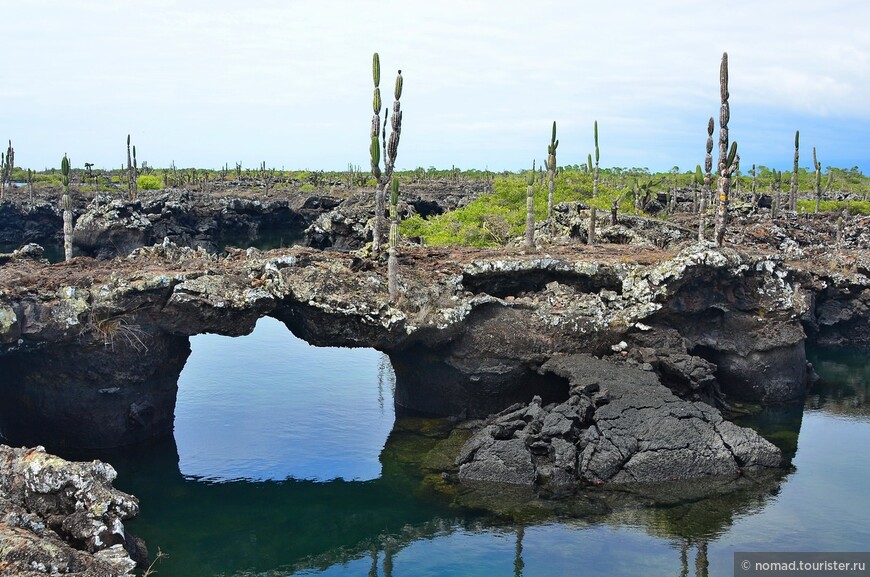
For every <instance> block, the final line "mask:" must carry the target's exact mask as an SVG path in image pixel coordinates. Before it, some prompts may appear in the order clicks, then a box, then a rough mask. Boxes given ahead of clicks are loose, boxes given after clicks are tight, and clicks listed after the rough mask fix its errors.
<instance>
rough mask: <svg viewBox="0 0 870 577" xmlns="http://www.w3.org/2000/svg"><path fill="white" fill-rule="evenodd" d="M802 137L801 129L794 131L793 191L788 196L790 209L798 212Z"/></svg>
mask: <svg viewBox="0 0 870 577" xmlns="http://www.w3.org/2000/svg"><path fill="white" fill-rule="evenodd" d="M800 138H801V131H800V130H795V132H794V167H793V168H792V171H791V192H790V193H789V197H788V209H789V210H790V211H792V212H797V197H798V160H799V158H800Z"/></svg>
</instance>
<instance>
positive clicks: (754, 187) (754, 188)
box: [749, 164, 758, 210]
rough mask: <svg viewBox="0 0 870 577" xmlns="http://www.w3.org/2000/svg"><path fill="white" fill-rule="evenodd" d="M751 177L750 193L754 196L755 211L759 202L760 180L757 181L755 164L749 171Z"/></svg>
mask: <svg viewBox="0 0 870 577" xmlns="http://www.w3.org/2000/svg"><path fill="white" fill-rule="evenodd" d="M749 176H751V177H752V180H751V181H750V183H749V192H750V193H751V194H752V207H753V210H755V205H756V203H757V202H758V180H757V179H756V176H757V171H756V170H755V164H753V165H752V168H750V169H749Z"/></svg>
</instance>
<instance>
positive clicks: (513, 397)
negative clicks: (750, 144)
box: [0, 242, 870, 446]
mask: <svg viewBox="0 0 870 577" xmlns="http://www.w3.org/2000/svg"><path fill="white" fill-rule="evenodd" d="M402 254H403V256H402V259H401V261H400V273H399V274H400V284H401V293H402V294H401V298H400V299H399V300H398V301H397V302H395V303H390V302H389V298H388V296H387V283H386V275H385V273H386V266H385V263H383V262H382V261H379V260H377V259H373V258H371V257H370V256H362V255H356V254H352V253H334V252H333V253H330V252H322V251H317V250H311V249H304V248H301V247H297V248H292V249H285V250H281V251H273V252H266V253H263V252H260V251H258V250H255V249H249V250H247V251H241V250H234V251H229V253H228V255H227V256H225V257H215V256H211V255H209V254H207V253H206V252H205V251H202V250H191V249H189V248H185V247H178V246H175V245H174V244H172V243H169V242H166V243H163V244H160V245H155V246H152V247H147V248H143V249H139V250H138V251H136V252H135V253H134V254H132V255H131V256H130V257H129V258H127V259H122V260H115V261H113V262H111V263H106V264H105V265H101V264H99V263H96V262H94V261H89V260H86V259H75V260H74V261H72V262H70V263H67V264H63V265H54V266H51V267H46V266H44V265H40V264H39V263H37V262H33V261H28V260H26V259H24V260H15V261H11V262H9V263H7V264H6V265H4V266H3V267H2V268H0V285H2V286H3V287H4V288H3V295H2V296H0V353H2V354H0V370H4V371H12V372H13V373H14V374H15V375H16V378H15V379H14V380H7V381H4V383H3V385H2V387H0V396H2V397H3V399H4V401H5V402H4V403H3V404H2V405H3V406H4V407H8V408H7V409H5V410H7V411H10V412H12V413H15V414H16V415H26V414H28V411H27V410H25V407H27V406H32V402H33V400H34V399H36V398H39V399H42V400H41V401H40V402H43V401H44V402H45V404H46V406H50V407H55V408H56V409H57V412H56V413H54V415H53V416H52V420H55V421H56V422H58V423H73V422H75V421H76V419H80V418H82V417H81V415H82V414H84V415H91V416H92V417H93V418H92V419H91V420H92V422H93V423H94V425H93V427H92V428H90V429H89V430H88V431H81V432H80V434H82V435H89V436H90V442H92V443H98V442H99V443H104V444H105V445H103V446H117V445H119V444H125V443H130V442H136V441H137V440H143V439H148V438H151V437H153V436H155V435H158V434H160V433H161V432H162V431H165V430H166V428H167V423H169V422H171V409H172V406H173V405H172V403H173V399H174V388H173V385H172V384H171V380H172V373H173V372H174V371H177V370H179V368H180V366H181V365H182V364H183V362H184V357H185V356H186V350H187V348H186V337H188V336H190V335H194V334H200V333H203V332H211V333H219V334H225V335H234V336H235V335H242V334H246V333H248V332H250V331H251V330H253V327H254V324H255V323H256V320H257V319H258V318H259V317H261V316H263V315H270V316H273V317H275V318H278V319H280V320H282V321H283V322H284V323H285V324H286V325H287V326H288V328H289V329H290V330H292V331H293V332H294V333H295V334H296V335H297V336H300V337H301V338H304V339H305V340H307V341H309V342H311V343H313V344H317V345H337V346H370V347H375V348H378V349H380V350H382V351H385V352H387V353H389V355H390V357H391V360H392V361H393V365H394V368H395V370H396V374H397V390H396V394H395V399H396V403H397V406H398V407H399V408H400V409H406V410H408V411H411V412H423V413H428V414H436V415H453V416H463V415H464V416H465V417H468V418H482V417H485V416H487V415H489V414H491V413H494V412H498V411H500V410H502V409H504V408H505V407H506V406H509V405H510V404H512V403H516V402H528V400H529V399H530V398H531V397H532V396H533V395H536V394H537V395H539V396H541V397H542V401H543V403H544V404H545V405H546V404H549V403H551V402H556V403H560V402H564V400H565V399H567V398H568V385H567V381H566V380H565V379H564V378H561V377H558V376H556V375H555V374H554V373H552V372H547V371H540V368H541V366H542V365H543V364H544V363H545V362H547V361H548V360H549V359H550V358H551V357H552V356H553V355H556V354H573V353H577V352H589V353H592V354H596V355H619V356H627V357H629V358H632V359H634V360H635V361H637V362H639V363H641V364H643V363H648V364H649V365H650V368H652V369H653V370H654V371H655V372H656V373H657V374H658V376H659V378H660V380H661V382H662V383H663V384H665V385H666V386H668V387H670V389H671V390H672V391H674V392H675V394H677V395H678V396H679V397H681V398H683V399H685V400H688V401H696V400H706V401H707V402H709V403H712V404H714V405H716V404H718V403H720V402H721V401H722V399H723V398H724V399H726V400H727V399H729V398H734V399H748V400H755V401H762V402H776V401H783V400H788V399H795V398H800V396H801V395H802V394H803V393H804V391H805V387H806V381H807V368H806V360H805V358H804V349H803V346H804V339H805V338H806V335H805V333H804V328H803V327H804V326H805V323H806V321H805V319H806V318H807V317H808V316H809V317H813V318H815V317H814V315H815V313H814V311H815V310H816V309H814V308H813V306H812V302H811V299H810V298H809V296H811V295H813V294H815V293H814V292H813V291H815V289H814V288H813V286H814V285H812V283H811V282H809V281H808V280H807V279H817V278H818V277H817V276H815V275H813V274H811V273H809V272H807V271H796V270H795V269H794V268H792V267H791V266H789V265H787V264H785V263H784V262H783V261H782V260H779V259H776V258H772V257H769V256H766V255H763V254H745V253H738V252H737V251H734V250H731V249H727V248H725V249H719V248H715V247H711V246H709V245H703V244H702V245H693V246H690V247H687V248H686V249H684V250H683V251H681V252H679V253H676V254H675V253H673V252H670V253H668V252H662V251H648V252H647V253H644V252H642V251H638V250H637V249H635V248H630V247H615V246H611V247H608V248H606V249H600V251H599V252H597V253H593V254H590V255H586V256H584V254H583V253H577V252H576V250H574V249H573V248H569V249H566V250H564V251H562V252H557V251H553V252H552V253H550V254H549V255H541V254H535V255H525V254H523V253H521V252H519V251H503V252H501V253H494V252H492V251H473V250H462V251H452V250H450V249H403V253H402ZM857 278H858V277H855V279H857ZM854 282H856V283H857V282H858V280H855V281H854ZM868 284H870V283H868ZM855 286H856V287H857V286H858V285H855ZM19 287H20V288H19ZM27 287H30V288H27ZM34 287H35V288H34ZM850 290H851V292H852V293H853V294H856V293H855V290H852V289H850ZM862 290H863V289H862ZM850 318H852V317H850ZM860 318H863V317H861V313H860V311H857V310H856V312H855V316H854V319H855V320H854V321H850V322H858V319H860ZM802 323H803V324H802ZM137 347H138V349H137ZM142 347H146V348H147V349H148V352H146V351H145V350H144V349H143V348H142ZM98 349H99V350H101V351H102V353H95V352H94V351H96V350H98ZM140 349H141V350H140ZM77 351H81V352H80V353H79V352H77ZM88 358H93V359H94V364H98V365H99V366H98V367H95V366H89V365H88V361H87V359H88ZM37 359H38V360H37ZM69 359H73V360H74V361H75V362H74V363H71V364H70V360H69ZM126 366H128V367H129V368H124V367H126ZM153 367H165V372H155V371H154V369H153ZM52 374H55V375H56V378H54V381H53V382H55V383H61V384H62V386H61V388H62V389H63V394H58V396H59V397H64V395H68V396H67V397H65V398H64V402H58V403H49V402H48V401H47V400H46V399H47V397H49V396H51V395H53V394H54V393H50V392H49V391H50V389H49V388H48V387H46V386H44V385H45V384H47V383H50V382H52V378H53V377H52ZM175 374H176V375H177V372H176V373H175ZM113 375H118V376H113ZM28 382H31V383H33V384H32V385H28ZM40 395H45V396H46V399H43V397H42V396H40ZM723 395H724V397H723ZM79 397H80V398H81V402H76V401H75V399H76V398H79ZM90 406H93V407H95V409H94V411H95V412H91V411H90V410H89V409H88V407H90ZM64 407H68V408H67V409H64ZM64 410H67V412H68V413H69V417H68V418H62V415H63V411H64ZM79 411H84V413H80V412H79ZM10 420H11V422H16V421H15V418H12V419H10ZM25 420H26V419H24V417H21V418H20V422H21V423H22V424H23V422H24V421H25ZM77 434H79V432H78V431H77ZM77 442H83V441H82V439H77ZM91 446H96V445H91Z"/></svg>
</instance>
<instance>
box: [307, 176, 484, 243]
mask: <svg viewBox="0 0 870 577" xmlns="http://www.w3.org/2000/svg"><path fill="white" fill-rule="evenodd" d="M485 185H486V183H481V182H473V183H472V182H469V183H467V184H464V185H463V184H456V183H450V182H439V181H435V182H427V183H420V182H417V183H414V182H412V183H404V184H403V185H402V194H401V197H400V198H401V201H400V203H399V212H400V214H401V215H402V217H403V218H407V217H408V216H410V215H412V214H419V215H420V216H422V217H424V218H425V217H429V216H434V215H438V214H442V213H444V212H447V211H450V210H455V209H456V208H460V207H462V206H465V205H466V204H468V203H469V202H471V201H472V200H474V199H475V198H477V197H478V196H479V195H480V194H481V193H482V192H483V189H484V187H485ZM374 196H375V193H374V190H373V189H369V190H365V191H361V192H356V193H354V194H352V195H350V196H349V197H348V198H347V199H346V200H344V201H343V202H342V203H341V204H340V205H337V206H335V207H334V208H333V209H332V210H330V211H329V212H324V213H323V214H321V215H320V216H319V217H317V219H316V220H315V221H314V222H313V223H311V226H309V227H308V228H307V229H306V230H305V237H306V245H307V246H310V247H314V248H321V249H322V248H334V249H339V250H355V249H358V248H362V247H363V246H365V244H366V243H367V242H371V240H372V230H373V224H374V216H375V214H374ZM387 216H388V215H386V213H385V218H386V217H387Z"/></svg>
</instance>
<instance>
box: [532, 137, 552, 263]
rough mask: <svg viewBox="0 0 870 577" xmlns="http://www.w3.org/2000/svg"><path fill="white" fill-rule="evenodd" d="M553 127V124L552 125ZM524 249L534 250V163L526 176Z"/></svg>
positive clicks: (533, 162)
mask: <svg viewBox="0 0 870 577" xmlns="http://www.w3.org/2000/svg"><path fill="white" fill-rule="evenodd" d="M553 126H554V127H555V124H554V125H553ZM526 248H527V249H529V250H534V248H535V161H534V160H532V170H531V172H529V174H528V175H527V176H526Z"/></svg>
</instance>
